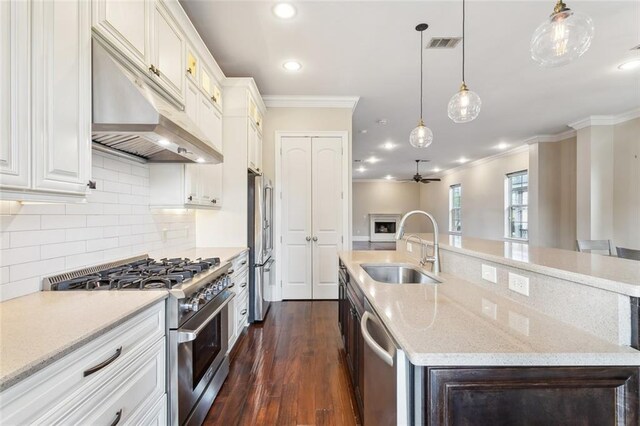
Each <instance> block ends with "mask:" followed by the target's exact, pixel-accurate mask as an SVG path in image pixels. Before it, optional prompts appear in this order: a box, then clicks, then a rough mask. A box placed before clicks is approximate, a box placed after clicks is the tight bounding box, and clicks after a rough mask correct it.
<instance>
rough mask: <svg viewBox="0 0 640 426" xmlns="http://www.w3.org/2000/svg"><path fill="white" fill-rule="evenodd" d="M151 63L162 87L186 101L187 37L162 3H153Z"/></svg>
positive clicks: (151, 67) (150, 65) (152, 69)
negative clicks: (185, 64)
mask: <svg viewBox="0 0 640 426" xmlns="http://www.w3.org/2000/svg"><path fill="white" fill-rule="evenodd" d="M152 4H153V20H152V29H151V37H150V43H151V63H150V64H149V67H150V69H151V72H153V73H154V74H155V75H156V77H158V79H159V80H160V82H161V85H162V86H163V87H164V88H165V89H166V90H167V91H169V92H170V93H171V94H172V95H174V96H175V97H176V98H177V99H178V100H180V101H183V100H184V81H185V71H186V69H185V68H184V67H183V64H184V58H185V37H184V35H183V34H182V32H181V31H180V29H179V28H178V26H177V24H176V23H175V22H174V20H173V18H172V17H171V16H170V15H169V12H167V10H166V9H165V7H164V6H163V4H162V3H161V2H160V1H155V2H152Z"/></svg>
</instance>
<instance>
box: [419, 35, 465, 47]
mask: <svg viewBox="0 0 640 426" xmlns="http://www.w3.org/2000/svg"><path fill="white" fill-rule="evenodd" d="M460 40H462V37H433V38H432V39H431V40H429V43H428V44H427V47H426V48H427V49H453V48H454V47H456V46H457V45H458V43H460Z"/></svg>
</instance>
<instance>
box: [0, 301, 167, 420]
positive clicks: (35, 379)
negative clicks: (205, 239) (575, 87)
mask: <svg viewBox="0 0 640 426" xmlns="http://www.w3.org/2000/svg"><path fill="white" fill-rule="evenodd" d="M164 334H165V306H164V301H162V302H160V303H157V304H156V305H154V306H153V307H151V308H149V309H147V310H145V311H144V312H142V313H140V314H138V315H136V316H135V317H133V318H132V319H130V320H128V321H127V322H125V323H124V324H121V325H119V326H118V327H116V328H115V329H113V330H111V331H109V332H108V333H107V334H105V335H103V336H101V337H99V338H97V339H95V340H93V341H92V342H89V343H87V344H86V345H85V346H83V347H81V348H79V349H77V350H76V351H74V352H72V353H70V354H69V355H67V356H65V357H64V358H62V359H60V360H58V361H56V362H55V363H53V364H51V365H50V366H48V367H47V368H45V369H43V370H42V371H39V372H38V373H36V374H34V375H33V376H31V377H29V378H27V379H25V380H23V381H22V382H20V383H18V384H16V385H15V386H12V387H11V388H9V389H7V390H6V391H5V392H3V393H2V394H1V395H0V398H1V399H2V421H3V423H7V424H24V423H30V422H32V421H33V419H36V418H38V417H40V416H41V415H42V413H44V412H47V411H50V410H51V409H52V408H53V407H54V406H56V405H57V404H58V402H59V401H61V400H62V399H63V398H64V397H66V396H67V395H71V394H73V393H76V392H77V393H82V394H92V393H94V392H95V390H96V389H97V388H98V387H100V386H102V384H103V383H105V381H108V380H110V378H111V377H113V375H115V374H117V373H118V372H119V371H121V370H122V369H123V368H125V367H126V366H127V365H129V364H130V363H131V361H132V359H133V358H135V357H136V356H138V355H139V354H140V353H142V352H144V351H145V350H146V349H147V348H148V347H149V346H151V345H152V344H154V342H156V341H158V340H159V339H161V338H163V336H164ZM118 350H119V355H118V356H117V357H116V355H117V354H118ZM108 361H111V362H108ZM107 362H108V363H107ZM101 364H102V365H104V367H103V368H101V369H99V370H97V371H95V372H94V373H91V371H92V370H96V368H97V367H98V366H100V365H101ZM86 373H90V374H88V375H85V374H86Z"/></svg>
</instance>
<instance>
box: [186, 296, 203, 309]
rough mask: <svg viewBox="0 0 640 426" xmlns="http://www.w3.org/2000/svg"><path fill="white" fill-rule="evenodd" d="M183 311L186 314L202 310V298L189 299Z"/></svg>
mask: <svg viewBox="0 0 640 426" xmlns="http://www.w3.org/2000/svg"><path fill="white" fill-rule="evenodd" d="M182 309H183V310H184V311H186V312H190V311H191V312H198V309H200V298H199V297H198V296H196V297H192V298H191V299H189V302H187V303H183V304H182Z"/></svg>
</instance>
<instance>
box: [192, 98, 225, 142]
mask: <svg viewBox="0 0 640 426" xmlns="http://www.w3.org/2000/svg"><path fill="white" fill-rule="evenodd" d="M198 108H199V110H198V121H197V123H198V127H200V130H202V132H203V133H204V135H205V136H206V137H207V139H208V141H209V143H210V144H211V146H213V147H214V148H216V149H217V150H218V151H220V152H222V114H220V111H218V109H217V108H216V107H215V106H213V103H211V101H210V100H209V99H207V98H206V97H205V96H204V95H202V96H200V103H199V106H198Z"/></svg>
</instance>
